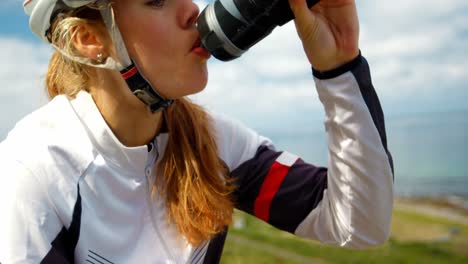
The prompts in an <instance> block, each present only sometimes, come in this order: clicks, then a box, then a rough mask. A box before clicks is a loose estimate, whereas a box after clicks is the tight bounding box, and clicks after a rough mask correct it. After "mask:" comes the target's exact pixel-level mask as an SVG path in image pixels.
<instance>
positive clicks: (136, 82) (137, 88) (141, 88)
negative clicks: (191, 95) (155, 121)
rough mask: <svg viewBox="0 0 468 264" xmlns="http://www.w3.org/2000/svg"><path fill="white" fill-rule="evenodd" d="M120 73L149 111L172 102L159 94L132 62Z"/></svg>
mask: <svg viewBox="0 0 468 264" xmlns="http://www.w3.org/2000/svg"><path fill="white" fill-rule="evenodd" d="M120 73H121V74H122V77H123V78H124V80H125V82H126V83H127V85H128V87H129V88H130V90H131V91H132V93H133V94H134V95H135V96H136V97H138V99H140V100H141V101H142V102H143V103H145V104H146V105H147V106H148V108H149V110H150V111H151V113H154V112H157V111H160V110H163V109H165V108H167V107H169V106H170V105H172V103H174V100H170V99H165V98H163V97H162V96H161V95H159V94H158V93H157V92H156V91H155V90H154V89H153V87H152V86H151V85H150V84H149V82H148V81H147V80H146V79H145V78H144V77H143V75H141V73H140V71H139V70H138V68H137V66H136V65H135V64H134V63H133V62H132V64H131V65H130V66H128V67H127V68H125V69H123V70H122V71H120Z"/></svg>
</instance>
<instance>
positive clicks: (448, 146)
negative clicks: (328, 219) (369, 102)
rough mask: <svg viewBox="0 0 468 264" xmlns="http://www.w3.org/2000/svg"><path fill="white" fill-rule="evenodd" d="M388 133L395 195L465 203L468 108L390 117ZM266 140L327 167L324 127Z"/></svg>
mask: <svg viewBox="0 0 468 264" xmlns="http://www.w3.org/2000/svg"><path fill="white" fill-rule="evenodd" d="M322 127H323V126H322ZM386 130H387V140H388V148H389V150H390V152H391V154H392V157H393V161H394V169H395V174H394V176H395V192H396V195H398V196H405V197H406V196H410V197H411V196H418V197H420V196H429V197H441V196H444V197H448V196H458V197H463V198H465V199H468V110H467V111H452V112H443V113H440V112H439V113H413V114H404V115H394V116H390V117H386ZM295 131H301V130H300V129H296V130H295ZM270 138H272V140H273V141H274V142H275V144H276V146H277V147H278V148H279V149H284V150H288V151H290V152H293V153H296V154H298V155H300V156H301V157H302V158H303V159H304V160H306V161H307V162H310V163H313V164H316V165H320V166H326V165H327V159H328V157H327V145H326V137H325V133H324V131H323V129H317V130H312V131H302V132H291V133H274V132H273V133H271V135H270Z"/></svg>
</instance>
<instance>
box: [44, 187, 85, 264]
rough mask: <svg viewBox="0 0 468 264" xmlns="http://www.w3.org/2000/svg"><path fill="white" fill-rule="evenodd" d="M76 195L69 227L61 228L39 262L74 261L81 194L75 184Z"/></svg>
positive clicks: (69, 263)
mask: <svg viewBox="0 0 468 264" xmlns="http://www.w3.org/2000/svg"><path fill="white" fill-rule="evenodd" d="M77 188H78V191H77V192H78V195H77V199H76V202H75V206H74V208H73V216H72V221H71V224H70V228H69V229H68V230H67V229H66V228H65V227H63V228H62V230H61V231H60V233H59V234H58V235H57V237H56V238H55V239H54V241H52V243H51V244H52V248H51V249H50V251H49V252H48V253H47V255H46V256H45V257H44V259H43V260H42V261H41V264H57V263H61V264H72V263H75V248H76V245H77V244H78V239H79V237H80V226H81V195H80V186H79V185H77Z"/></svg>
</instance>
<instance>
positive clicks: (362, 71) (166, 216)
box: [0, 0, 393, 263]
mask: <svg viewBox="0 0 468 264" xmlns="http://www.w3.org/2000/svg"><path fill="white" fill-rule="evenodd" d="M290 6H291V8H292V10H293V12H294V14H295V17H296V19H295V22H296V27H297V30H298V33H299V37H300V39H301V41H302V43H303V46H304V50H305V52H306V55H307V58H308V60H309V61H310V63H311V65H312V67H313V73H314V76H315V82H316V86H317V90H318V93H319V96H320V99H321V101H322V103H323V104H324V107H325V111H326V115H327V120H326V123H325V125H326V129H327V135H328V143H329V154H330V161H329V168H328V169H326V168H318V167H315V166H313V165H311V164H307V163H305V162H303V161H302V160H301V159H300V158H298V157H297V156H295V155H293V154H290V153H288V152H281V151H277V150H275V148H274V146H273V144H272V142H271V141H270V140H268V139H267V138H265V137H262V136H260V135H258V134H257V133H256V132H254V131H252V130H250V129H247V128H245V127H244V126H243V125H241V124H239V123H237V122H234V121H232V120H230V119H228V118H226V117H223V116H220V115H216V114H213V113H207V112H205V111H204V110H203V109H201V108H200V107H198V106H197V105H195V104H193V103H191V102H190V101H189V100H187V99H185V96H186V95H190V94H193V93H197V92H199V91H201V90H203V88H204V87H205V85H206V82H207V70H206V61H207V59H208V57H209V54H208V53H207V52H206V51H205V50H204V49H203V48H201V47H200V44H199V43H200V42H199V36H198V33H197V30H196V28H195V22H196V18H197V15H198V13H199V10H198V8H197V6H196V5H195V4H194V3H192V2H191V1H189V0H115V1H112V2H110V3H107V2H106V1H94V0H61V1H57V0H28V1H26V2H25V9H26V12H27V13H28V14H29V15H30V16H31V18H30V26H31V29H32V30H33V32H34V33H36V34H37V35H38V36H39V37H40V38H42V39H43V40H45V41H47V42H49V43H51V44H52V45H54V47H55V48H56V50H57V51H56V53H55V54H54V55H53V56H52V58H51V61H50V65H49V70H48V73H47V76H46V84H47V88H48V92H49V96H50V98H51V99H52V100H51V101H50V102H49V103H48V104H47V105H46V106H44V107H42V108H41V109H39V110H37V111H35V112H34V113H32V114H30V115H29V116H27V117H25V118H24V119H23V120H21V121H20V122H18V124H17V125H16V127H15V128H14V129H13V130H12V131H11V132H10V134H9V136H8V138H7V139H6V140H5V141H4V142H2V143H1V145H0V153H1V159H0V160H1V164H2V167H3V168H5V169H4V171H7V172H8V174H4V175H3V177H2V180H1V183H0V186H1V187H0V188H2V190H1V193H2V197H1V199H0V200H1V201H0V209H1V211H2V212H3V218H4V219H3V221H2V222H1V226H0V262H1V263H38V262H41V263H73V262H77V263H217V262H219V259H220V256H221V252H222V247H223V244H224V238H225V236H226V230H227V228H226V227H227V226H228V225H229V223H230V221H231V216H232V210H233V208H234V207H236V208H239V209H241V210H244V211H246V212H248V213H250V214H253V215H255V216H257V217H258V218H260V219H263V220H264V221H266V222H268V223H270V224H272V225H274V226H276V227H278V228H280V229H282V230H285V231H288V232H291V233H294V234H296V235H299V236H302V237H306V238H309V239H315V240H318V241H321V242H323V243H328V244H335V245H340V246H343V247H349V248H367V247H372V246H376V245H379V244H382V243H384V242H385V240H386V239H387V238H388V235H389V227H390V221H391V211H392V201H393V187H392V166H391V158H390V155H389V154H388V152H387V150H386V149H387V146H386V138H385V128H384V123H383V114H382V111H381V108H380V104H379V101H378V99H377V96H376V94H375V91H374V89H373V87H372V83H371V81H370V75H369V70H368V67H367V63H366V61H365V60H364V58H363V57H362V56H361V55H360V53H359V49H358V19H357V14H356V8H355V3H354V1H353V0H323V1H321V2H320V4H318V5H317V6H315V7H314V8H312V9H310V10H309V9H308V8H307V6H306V4H305V0H290ZM124 68H125V69H124ZM119 71H121V72H120V73H119ZM148 87H149V88H148ZM129 88H130V89H129Z"/></svg>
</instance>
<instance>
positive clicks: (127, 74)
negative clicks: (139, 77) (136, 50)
mask: <svg viewBox="0 0 468 264" xmlns="http://www.w3.org/2000/svg"><path fill="white" fill-rule="evenodd" d="M137 72H138V69H137V68H136V67H133V68H131V69H130V70H128V71H127V72H125V73H123V74H122V77H123V78H124V79H125V80H127V79H128V78H130V77H132V76H133V75H135V73H137Z"/></svg>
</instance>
